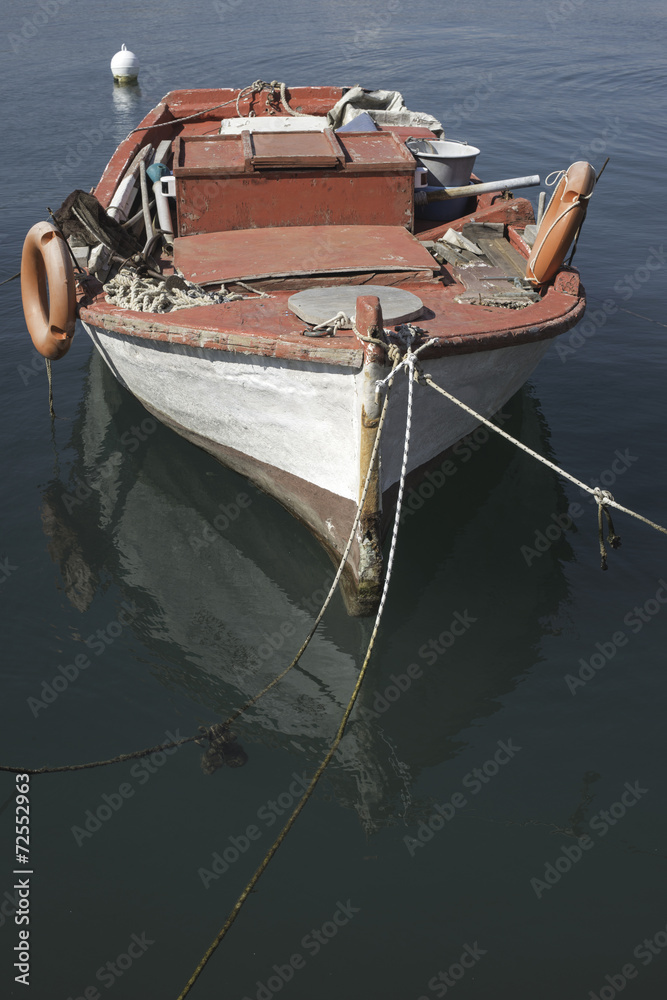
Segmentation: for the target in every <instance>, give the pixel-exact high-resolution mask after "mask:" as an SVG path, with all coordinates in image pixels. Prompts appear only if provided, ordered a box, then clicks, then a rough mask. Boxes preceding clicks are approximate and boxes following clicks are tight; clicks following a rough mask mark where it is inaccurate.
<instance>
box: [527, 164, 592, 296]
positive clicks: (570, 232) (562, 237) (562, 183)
mask: <svg viewBox="0 0 667 1000" xmlns="http://www.w3.org/2000/svg"><path fill="white" fill-rule="evenodd" d="M594 187H595V170H594V169H593V167H592V166H591V165H590V163H587V162H586V161H585V160H577V162H576V163H573V164H572V166H571V167H569V168H568V169H567V170H566V171H565V173H564V174H563V176H562V177H561V178H560V180H559V181H558V184H557V185H556V188H555V190H554V193H553V195H552V196H551V201H550V202H549V204H548V206H547V210H546V212H545V213H544V215H543V217H542V221H541V222H540V228H539V229H538V231H537V236H536V237H535V243H534V244H533V249H532V252H531V254H530V257H529V258H528V265H527V267H526V277H527V278H528V280H529V281H531V282H532V284H533V285H543V284H545V283H546V282H547V281H550V280H551V278H553V276H554V275H555V274H556V272H557V271H558V269H559V267H560V266H561V264H562V263H563V261H564V260H565V254H566V253H567V251H568V249H569V246H570V244H571V243H572V240H573V239H574V237H575V235H576V233H577V231H578V229H579V228H580V226H581V224H582V222H583V221H584V217H585V215H586V209H587V207H588V199H589V198H590V196H591V195H592V194H593V188H594Z"/></svg>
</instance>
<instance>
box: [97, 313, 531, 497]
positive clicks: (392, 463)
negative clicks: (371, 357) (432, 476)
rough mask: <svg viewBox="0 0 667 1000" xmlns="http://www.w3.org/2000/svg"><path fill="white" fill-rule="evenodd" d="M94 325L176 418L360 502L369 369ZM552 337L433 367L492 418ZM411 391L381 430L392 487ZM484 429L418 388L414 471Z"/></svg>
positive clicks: (130, 373) (111, 352)
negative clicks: (187, 343)
mask: <svg viewBox="0 0 667 1000" xmlns="http://www.w3.org/2000/svg"><path fill="white" fill-rule="evenodd" d="M84 326H85V327H86V330H87V331H88V333H89V334H90V336H91V338H92V340H93V342H94V343H95V345H96V347H97V348H98V350H99V351H100V353H101V355H102V357H103V358H104V359H105V360H106V362H107V363H108V365H109V367H110V368H111V370H112V372H113V373H114V375H115V376H116V377H117V378H118V379H119V381H120V382H121V383H122V384H123V385H125V386H126V388H127V389H129V391H130V392H132V393H133V395H135V396H136V397H137V398H138V399H139V400H141V401H142V402H143V403H144V404H145V405H146V406H147V407H148V408H149V409H150V410H151V411H153V412H158V413H159V414H160V415H162V416H164V417H166V418H167V420H168V422H169V423H170V424H172V426H177V427H179V428H182V429H184V430H186V431H190V432H193V434H195V435H196V436H197V437H199V438H201V439H203V440H204V441H208V442H210V444H211V445H212V446H220V447H222V448H230V449H233V450H234V451H235V452H238V453H241V454H243V455H246V456H247V457H248V458H249V459H250V460H252V461H254V462H257V463H261V464H262V465H270V466H272V467H274V468H276V469H278V470H281V471H283V472H286V473H288V474H290V475H291V476H295V477H297V478H299V479H301V480H303V481H305V482H309V483H312V484H313V485H314V486H316V487H318V488H320V489H322V490H326V491H327V492H329V493H332V494H334V495H336V496H339V497H342V498H344V499H348V500H352V501H353V502H354V503H356V502H357V501H358V499H359V493H360V489H361V486H362V483H361V482H360V479H361V475H360V447H359V441H360V424H361V402H362V401H363V400H364V397H365V396H366V395H367V394H368V386H367V385H365V384H364V382H367V381H368V379H367V377H365V373H364V372H363V371H361V370H354V369H351V368H349V367H345V366H340V367H338V366H333V365H320V364H313V363H308V362H301V361H290V360H282V359H275V358H266V357H256V356H248V355H240V354H231V353H227V352H223V351H210V350H206V349H201V348H190V347H183V346H180V345H175V344H170V345H162V344H155V343H153V342H150V343H148V344H147V342H146V340H142V339H138V338H137V339H136V340H135V339H133V338H132V337H128V336H126V335H119V334H114V333H110V332H109V331H107V330H103V329H100V328H98V327H90V326H88V325H87V324H84ZM549 343H550V342H549V341H548V340H543V341H537V342H535V343H529V344H523V345H520V346H517V347H506V348H501V349H498V350H491V351H477V352H475V353H471V354H463V355H455V356H451V357H445V358H436V359H433V360H431V361H429V362H428V363H427V364H426V369H427V370H428V372H429V373H430V374H431V375H432V377H433V379H434V381H436V382H437V383H438V384H439V385H442V386H443V387H445V388H446V389H447V390H448V391H449V392H451V393H452V394H453V395H454V396H457V397H458V398H460V399H461V400H463V401H464V402H466V403H468V405H469V406H471V407H472V408H473V409H475V410H477V411H479V412H481V413H482V414H484V415H486V416H489V415H491V414H493V413H495V412H496V411H497V410H498V409H500V407H501V406H502V405H503V404H504V403H505V402H507V400H508V399H509V398H510V397H511V396H513V395H514V393H515V392H516V391H517V390H518V389H519V388H520V387H521V386H522V385H523V383H524V382H525V381H526V379H527V378H528V376H529V375H530V373H531V372H532V371H533V369H534V368H535V367H536V365H537V364H538V363H539V361H540V360H541V358H542V356H543V355H544V353H545V351H546V350H547V348H548V346H549ZM406 395H407V388H406V379H405V377H404V376H403V375H401V374H399V376H398V377H397V379H396V382H395V385H394V387H393V389H392V393H391V403H390V409H389V414H388V417H387V423H386V427H385V430H384V433H383V438H382V448H381V470H382V471H381V482H382V491H383V492H386V491H387V490H388V489H389V488H390V487H391V486H392V485H393V484H395V483H396V481H397V480H398V476H399V471H400V464H401V456H402V450H403V440H404V435H405V407H406ZM476 426H477V421H475V419H474V418H473V417H470V416H469V415H468V414H467V413H465V412H464V411H463V410H461V409H459V408H458V407H456V406H455V405H454V404H452V403H449V402H448V401H447V400H445V399H443V397H442V396H440V395H439V394H437V393H435V392H434V391H433V390H431V389H428V388H426V387H419V388H418V389H417V392H416V393H415V402H414V413H413V430H412V440H411V450H410V461H409V466H408V471H409V472H413V471H415V470H417V469H419V468H420V467H421V466H422V465H424V464H425V463H427V462H429V461H430V460H432V459H433V458H435V457H436V456H438V455H439V454H441V453H442V452H443V451H445V450H446V449H448V448H450V447H452V445H454V444H456V442H457V441H459V440H460V439H461V438H462V437H464V436H465V435H466V434H469V433H470V431H471V430H473V429H474V428H475V427H476ZM215 453H217V449H215Z"/></svg>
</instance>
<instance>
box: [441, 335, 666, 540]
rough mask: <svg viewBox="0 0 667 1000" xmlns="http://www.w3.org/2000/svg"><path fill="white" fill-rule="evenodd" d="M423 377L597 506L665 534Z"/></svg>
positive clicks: (641, 515)
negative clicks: (565, 480)
mask: <svg viewBox="0 0 667 1000" xmlns="http://www.w3.org/2000/svg"><path fill="white" fill-rule="evenodd" d="M424 346H426V345H424ZM423 379H424V381H425V382H426V384H427V385H430V386H431V388H432V389H435V390H436V391H437V392H439V393H440V394H441V395H442V396H445V397H446V398H447V399H448V400H449V401H450V402H451V403H455V404H456V406H459V407H460V408H461V409H462V410H465V411H466V413H469V414H470V415H471V416H472V417H475V419H476V420H479V421H480V422H481V423H483V424H485V425H486V426H487V427H490V428H491V430H492V431H495V432H496V434H500V436H501V437H504V438H505V439H506V440H507V441H511V442H512V444H514V445H516V446H517V448H520V449H521V451H525V452H526V454H527V455H531V456H532V457H533V458H535V459H537V461H538V462H541V463H542V465H546V466H547V467H548V468H549V469H553V471H554V472H557V473H558V475H559V476H563V477H564V478H565V479H569V480H570V482H571V483H574V485H575V486H578V487H579V488H580V489H582V490H585V492H586V493H590V494H591V496H594V497H595V500H596V502H597V504H598V508H601V507H613V508H614V509H615V510H620V511H622V512H623V513H624V514H630V516H631V517H636V518H637V520H638V521H643V522H644V524H648V525H649V527H651V528H655V530H656V531H661V532H662V533H663V535H667V528H663V527H662V525H660V524H656V523H655V521H650V520H649V519H648V518H647V517H644V515H643V514H638V513H637V512H636V511H634V510H630V508H629V507H623V505H622V504H620V503H617V502H616V500H614V498H613V496H612V495H611V493H610V492H609V490H601V489H600V487H599V486H587V485H586V483H582V481H581V479H577V477H576V476H573V475H571V474H570V473H569V472H566V471H565V469H561V468H560V467H559V466H558V465H556V464H555V463H554V462H550V461H549V459H548V458H544V457H543V456H542V455H539V454H538V453H537V452H536V451H533V449H532V448H529V447H528V445H525V444H522V443H521V441H517V439H516V438H515V437H512V435H511V434H508V433H507V431H504V430H502V428H500V427H498V426H497V425H496V424H494V423H492V422H491V421H490V420H487V418H486V417H483V416H482V415H481V413H477V412H476V411H475V410H473V409H472V407H470V406H467V405H466V404H465V403H463V402H461V400H460V399H457V398H456V396H452V394H451V393H450V392H447V390H446V389H443V388H442V386H439V385H437V384H436V383H435V382H434V381H433V379H432V378H431V376H430V375H424V376H423Z"/></svg>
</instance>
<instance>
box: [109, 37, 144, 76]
mask: <svg viewBox="0 0 667 1000" xmlns="http://www.w3.org/2000/svg"><path fill="white" fill-rule="evenodd" d="M111 72H112V73H113V78H114V82H115V83H119V84H121V86H125V85H127V84H132V83H136V82H137V77H138V76H139V60H138V59H137V57H136V56H135V54H134V52H130V51H129V49H127V48H126V47H125V44H124V43H123V47H122V49H121V50H120V52H117V53H116V55H115V56H114V57H113V59H112V60H111Z"/></svg>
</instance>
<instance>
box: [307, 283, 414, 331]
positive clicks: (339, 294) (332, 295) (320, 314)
mask: <svg viewBox="0 0 667 1000" xmlns="http://www.w3.org/2000/svg"><path fill="white" fill-rule="evenodd" d="M360 295H377V297H378V298H379V300H380V306H381V307H382V319H383V320H384V322H385V323H386V324H387V326H396V324H397V323H409V322H410V320H412V319H417V317H418V316H421V314H422V311H423V309H424V303H423V302H422V300H421V299H420V298H419V296H418V295H413V294H412V292H406V291H405V290H404V289H403V288H393V287H392V286H390V285H333V286H331V287H329V288H306V289H305V290H304V291H303V292H297V293H296V294H295V295H290V297H289V299H288V302H287V304H288V306H289V308H290V309H291V310H292V312H293V313H296V315H297V316H298V317H299V319H302V320H303V321H304V322H305V323H312V324H313V325H314V326H317V325H318V324H320V323H326V321H327V320H328V319H332V318H333V317H334V316H335V315H336V313H339V312H344V313H345V315H346V316H349V317H350V318H351V319H352V320H353V321H354V318H355V315H354V314H355V310H356V308H357V298H358V297H359V296H360Z"/></svg>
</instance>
